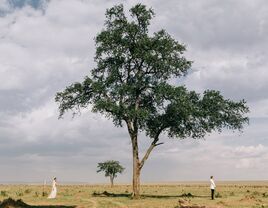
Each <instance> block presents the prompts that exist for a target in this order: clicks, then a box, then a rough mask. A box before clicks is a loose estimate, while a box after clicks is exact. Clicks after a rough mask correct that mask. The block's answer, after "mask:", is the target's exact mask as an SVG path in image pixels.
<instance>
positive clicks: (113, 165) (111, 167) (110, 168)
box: [97, 160, 125, 178]
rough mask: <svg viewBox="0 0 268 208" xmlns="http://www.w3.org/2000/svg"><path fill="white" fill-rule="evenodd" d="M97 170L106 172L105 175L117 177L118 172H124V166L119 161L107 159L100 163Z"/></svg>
mask: <svg viewBox="0 0 268 208" xmlns="http://www.w3.org/2000/svg"><path fill="white" fill-rule="evenodd" d="M97 168H98V170H97V172H98V173H99V172H104V173H105V177H112V178H116V177H117V174H118V173H120V174H121V173H123V171H124V169H125V168H124V167H123V166H121V165H120V163H119V162H118V161H114V160H107V161H105V162H103V163H98V167H97Z"/></svg>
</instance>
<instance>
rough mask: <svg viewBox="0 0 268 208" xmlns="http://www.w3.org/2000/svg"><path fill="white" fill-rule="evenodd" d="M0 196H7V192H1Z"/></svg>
mask: <svg viewBox="0 0 268 208" xmlns="http://www.w3.org/2000/svg"><path fill="white" fill-rule="evenodd" d="M0 195H1V196H4V197H6V196H7V195H8V194H7V191H1V192H0Z"/></svg>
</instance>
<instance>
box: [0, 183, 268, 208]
mask: <svg viewBox="0 0 268 208" xmlns="http://www.w3.org/2000/svg"><path fill="white" fill-rule="evenodd" d="M49 191H50V187H49V186H47V187H46V188H45V192H46V194H47V193H49ZM42 192H43V187H42V186H37V185H1V186H0V200H1V201H3V200H4V199H6V198H8V197H11V198H13V199H22V200H23V201H24V202H25V203H27V204H30V205H31V206H32V207H37V208H38V207H40V208H41V207H42V208H44V207H46V208H49V207H51V208H53V207H54V208H56V207H58V208H59V207H62V208H71V207H76V208H87V207H88V208H175V207H180V205H179V202H178V201H179V200H180V201H181V202H185V203H186V205H187V206H192V205H196V207H202V206H206V207H208V208H209V207H210V208H216V207H217V208H223V207H233V208H238V207H241V208H242V207H243V208H268V183H267V182H232V183H228V182H224V183H218V186H217V193H218V194H217V196H218V197H219V198H216V199H215V200H213V201H212V200H210V190H209V187H208V184H206V183H181V184H175V183H170V184H150V185H143V186H142V197H141V199H140V200H133V199H131V197H130V193H131V186H129V185H117V186H115V187H114V188H110V187H109V186H108V185H61V186H58V197H57V199H47V197H46V196H43V194H42ZM103 192H106V193H104V194H101V193H103ZM111 193H112V194H111ZM189 193H190V194H189ZM191 195H193V197H191ZM186 205H185V206H186Z"/></svg>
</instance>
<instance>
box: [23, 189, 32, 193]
mask: <svg viewBox="0 0 268 208" xmlns="http://www.w3.org/2000/svg"><path fill="white" fill-rule="evenodd" d="M31 192H32V189H26V190H25V191H24V193H25V194H30V193H31Z"/></svg>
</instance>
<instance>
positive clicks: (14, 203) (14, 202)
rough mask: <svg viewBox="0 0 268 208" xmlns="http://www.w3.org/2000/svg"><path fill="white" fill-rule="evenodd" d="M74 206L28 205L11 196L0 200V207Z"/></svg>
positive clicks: (55, 206)
mask: <svg viewBox="0 0 268 208" xmlns="http://www.w3.org/2000/svg"><path fill="white" fill-rule="evenodd" d="M75 207H76V206H65V205H33V206H31V205H29V204H26V203H25V202H23V201H22V200H21V199H18V200H14V199H12V198H8V199H5V200H4V201H3V202H0V208H75Z"/></svg>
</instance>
